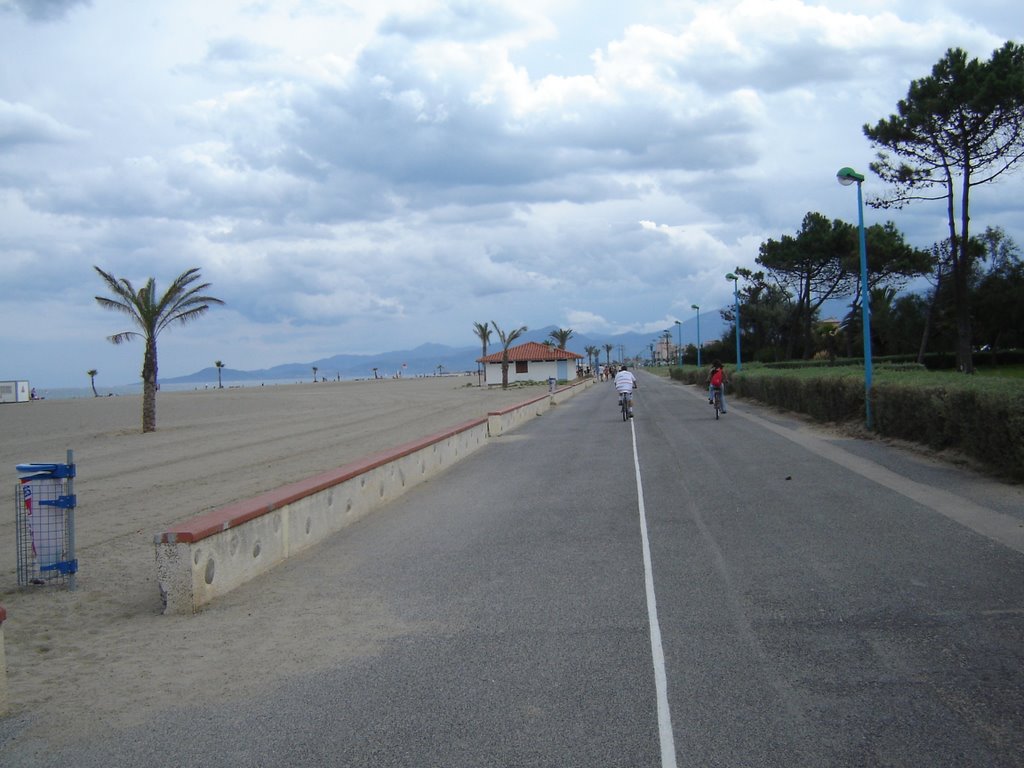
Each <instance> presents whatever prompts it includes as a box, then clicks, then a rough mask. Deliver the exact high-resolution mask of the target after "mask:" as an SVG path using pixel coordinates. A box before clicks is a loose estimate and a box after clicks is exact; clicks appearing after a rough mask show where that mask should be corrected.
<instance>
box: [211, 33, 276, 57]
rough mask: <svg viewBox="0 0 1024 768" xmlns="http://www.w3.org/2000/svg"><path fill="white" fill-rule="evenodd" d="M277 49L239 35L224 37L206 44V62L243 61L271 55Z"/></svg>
mask: <svg viewBox="0 0 1024 768" xmlns="http://www.w3.org/2000/svg"><path fill="white" fill-rule="evenodd" d="M276 53H278V50H277V49H275V48H272V47H270V46H268V45H260V44H258V43H254V42H252V41H251V40H246V39H245V38H241V37H224V38H220V39H218V40H213V41H211V42H210V43H209V44H208V45H207V50H206V61H207V62H245V61H254V60H260V59H263V58H266V57H268V56H273V55H275V54H276Z"/></svg>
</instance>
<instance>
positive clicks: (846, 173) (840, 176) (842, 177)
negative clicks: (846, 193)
mask: <svg viewBox="0 0 1024 768" xmlns="http://www.w3.org/2000/svg"><path fill="white" fill-rule="evenodd" d="M836 179H837V180H838V181H839V183H840V184H842V185H843V186H844V187H848V186H850V185H851V184H853V183H854V182H857V183H858V184H859V183H860V182H862V181H864V176H863V174H860V173H857V172H856V171H855V170H853V168H840V169H839V172H838V173H837V174H836Z"/></svg>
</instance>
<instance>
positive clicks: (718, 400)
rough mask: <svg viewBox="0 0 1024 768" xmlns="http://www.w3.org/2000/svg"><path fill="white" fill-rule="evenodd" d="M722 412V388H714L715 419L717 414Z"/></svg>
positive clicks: (716, 419)
mask: <svg viewBox="0 0 1024 768" xmlns="http://www.w3.org/2000/svg"><path fill="white" fill-rule="evenodd" d="M721 412H722V390H720V389H716V390H715V421H718V414H719V413H721Z"/></svg>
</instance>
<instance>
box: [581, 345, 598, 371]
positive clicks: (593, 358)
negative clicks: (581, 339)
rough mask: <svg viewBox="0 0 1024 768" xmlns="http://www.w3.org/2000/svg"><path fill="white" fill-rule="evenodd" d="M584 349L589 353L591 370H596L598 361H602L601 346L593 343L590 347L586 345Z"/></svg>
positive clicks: (588, 358) (588, 361)
mask: <svg viewBox="0 0 1024 768" xmlns="http://www.w3.org/2000/svg"><path fill="white" fill-rule="evenodd" d="M583 351H584V352H586V353H587V364H588V365H589V366H590V370H591V371H594V372H596V371H597V363H600V362H601V348H600V347H595V346H594V345H593V344H591V345H590V346H589V347H586V348H585V349H584V350H583Z"/></svg>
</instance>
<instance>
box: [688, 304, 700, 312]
mask: <svg viewBox="0 0 1024 768" xmlns="http://www.w3.org/2000/svg"><path fill="white" fill-rule="evenodd" d="M690 309H696V310H697V311H698V312H699V311H700V307H698V306H697V305H696V304H691V305H690Z"/></svg>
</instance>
